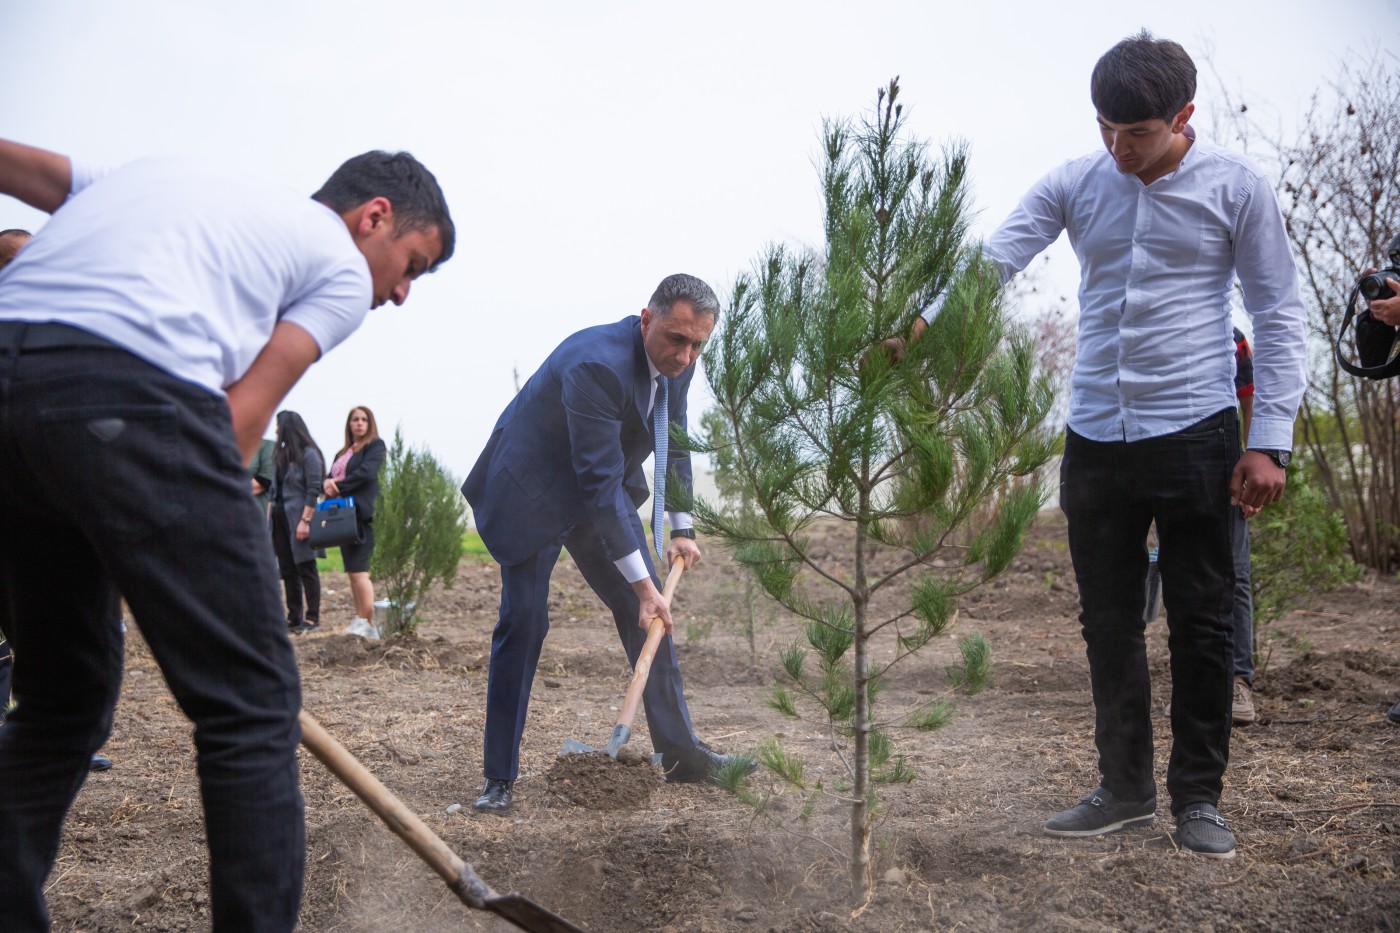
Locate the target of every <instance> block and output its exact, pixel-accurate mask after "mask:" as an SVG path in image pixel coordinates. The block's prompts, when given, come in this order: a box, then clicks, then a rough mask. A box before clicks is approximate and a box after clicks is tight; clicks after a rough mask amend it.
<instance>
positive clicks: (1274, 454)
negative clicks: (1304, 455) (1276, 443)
mask: <svg viewBox="0 0 1400 933" xmlns="http://www.w3.org/2000/svg"><path fill="white" fill-rule="evenodd" d="M1252 449H1253V450H1256V451H1258V452H1259V453H1261V454H1263V455H1264V456H1266V457H1268V458H1269V459H1270V460H1272V461H1274V463H1276V464H1278V467H1279V469H1281V470H1286V469H1288V464H1289V463H1291V462H1292V461H1293V451H1291V450H1263V449H1261V448H1258V447H1255V448H1252Z"/></svg>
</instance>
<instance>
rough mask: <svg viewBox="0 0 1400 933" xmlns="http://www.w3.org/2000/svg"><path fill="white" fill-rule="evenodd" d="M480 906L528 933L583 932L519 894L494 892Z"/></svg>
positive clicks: (583, 932)
mask: <svg viewBox="0 0 1400 933" xmlns="http://www.w3.org/2000/svg"><path fill="white" fill-rule="evenodd" d="M482 906H484V907H485V908H486V909H487V910H489V911H491V912H492V913H493V914H496V915H497V916H500V917H504V918H505V919H507V920H509V921H510V922H511V923H513V924H515V925H516V926H518V927H520V929H522V930H529V931H530V933H585V931H584V930H583V928H582V927H576V926H574V925H573V924H572V923H570V922H569V921H567V920H565V919H564V918H563V917H561V916H559V915H558V914H556V913H554V912H553V911H552V910H549V909H548V908H545V907H541V906H540V905H539V904H536V903H535V902H534V901H532V900H530V899H529V898H527V897H524V896H522V895H520V894H494V895H492V896H490V897H488V898H486V899H485V902H484V903H483V905H482Z"/></svg>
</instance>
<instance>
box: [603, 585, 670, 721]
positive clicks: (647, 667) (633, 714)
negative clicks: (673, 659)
mask: <svg viewBox="0 0 1400 933" xmlns="http://www.w3.org/2000/svg"><path fill="white" fill-rule="evenodd" d="M684 572H685V559H684V558H682V559H681V560H678V561H676V562H675V563H674V564H672V565H671V572H670V573H669V574H667V575H666V585H665V586H664V587H662V589H661V595H662V596H664V597H666V601H667V602H668V603H669V602H670V601H671V598H672V597H673V596H675V595H676V587H677V586H679V585H680V582H681V574H682V573H684ZM665 634H666V623H665V622H664V621H662V619H661V617H660V616H657V617H656V618H655V619H652V620H651V625H650V626H648V627H647V640H646V643H645V644H643V645H642V653H641V654H639V655H638V656H637V664H636V666H635V667H634V668H633V669H632V683H631V685H630V686H628V688H627V695H626V696H625V697H623V699H622V715H621V716H619V717H617V724H618V725H619V726H626V727H627V728H628V729H631V728H632V720H634V719H636V718H637V707H638V706H640V705H641V703H642V691H643V690H645V689H646V687H647V678H648V677H650V676H651V659H652V658H654V657H656V647H657V646H658V645H660V644H661V636H663V635H665Z"/></svg>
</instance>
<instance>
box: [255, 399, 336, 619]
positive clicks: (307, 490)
mask: <svg viewBox="0 0 1400 933" xmlns="http://www.w3.org/2000/svg"><path fill="white" fill-rule="evenodd" d="M272 463H273V475H272V488H271V489H270V490H269V491H268V492H269V498H270V500H271V506H270V508H269V509H268V522H269V523H270V524H271V526H272V548H273V550H274V551H276V553H277V565H278V567H280V568H281V571H282V587H283V589H285V590H286V594H287V627H288V628H290V629H291V630H292V631H293V632H297V633H301V632H309V631H314V630H315V628H316V626H318V625H319V624H320V622H321V574H320V572H319V571H318V570H317V569H316V552H314V551H313V550H311V545H310V544H309V543H307V539H308V538H309V537H310V536H311V516H312V515H314V514H315V512H316V499H317V497H318V496H320V494H321V479H322V477H324V476H325V475H326V466H325V464H326V459H325V457H324V456H322V454H321V448H319V447H317V446H316V442H315V441H313V440H312V439H311V432H310V431H308V430H307V429H306V422H304V421H302V420H301V415H298V414H297V413H296V412H294V411H281V412H278V413H277V449H276V452H275V453H274V454H273V457H272ZM303 597H304V598H305V605H304V606H303Z"/></svg>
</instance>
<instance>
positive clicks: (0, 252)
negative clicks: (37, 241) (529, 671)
mask: <svg viewBox="0 0 1400 933" xmlns="http://www.w3.org/2000/svg"><path fill="white" fill-rule="evenodd" d="M33 235H34V234H32V233H30V232H29V231H28V230H21V229H20V228H18V227H11V228H10V229H8V230H0V269H3V268H5V267H6V266H8V265H9V264H10V260H11V259H14V258H15V257H16V256H17V255H19V250H20V247H22V246H23V245H24V244H25V243H28V242H29V239H30V237H32V236H33ZM21 238H22V239H23V242H16V241H17V240H20V239H21Z"/></svg>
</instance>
